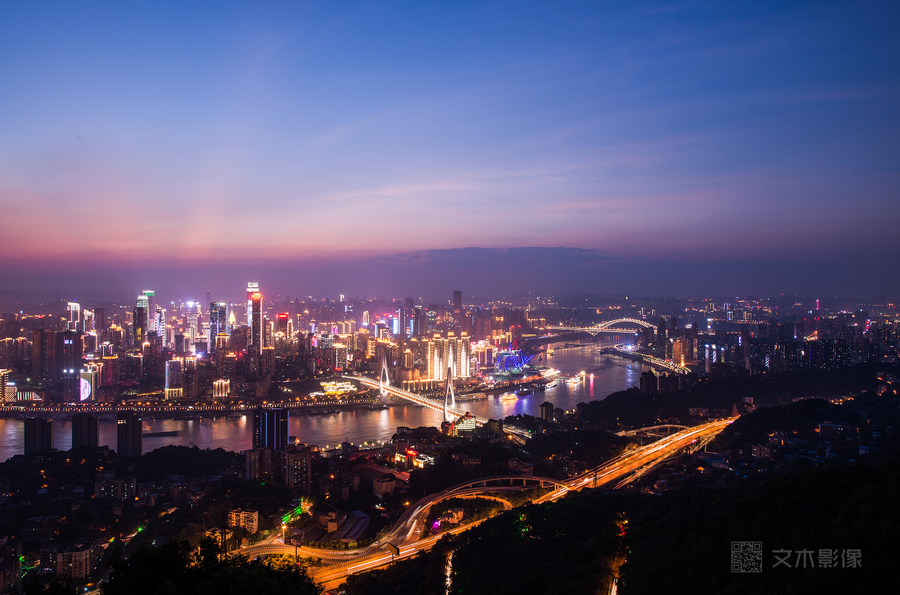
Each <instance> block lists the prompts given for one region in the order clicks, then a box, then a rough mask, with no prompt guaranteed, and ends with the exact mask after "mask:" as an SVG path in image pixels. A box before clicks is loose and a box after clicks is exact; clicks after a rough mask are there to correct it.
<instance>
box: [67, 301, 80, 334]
mask: <svg viewBox="0 0 900 595" xmlns="http://www.w3.org/2000/svg"><path fill="white" fill-rule="evenodd" d="M66 314H67V324H66V330H70V331H80V330H82V328H81V304H79V303H78V302H69V304H68V306H67V307H66Z"/></svg>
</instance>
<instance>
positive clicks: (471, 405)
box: [0, 343, 643, 461]
mask: <svg viewBox="0 0 900 595" xmlns="http://www.w3.org/2000/svg"><path fill="white" fill-rule="evenodd" d="M549 347H553V348H554V354H553V355H550V356H548V355H543V361H540V362H538V361H537V360H538V358H539V357H541V356H540V355H539V356H536V357H535V360H534V361H533V363H540V364H543V365H547V366H550V367H552V368H556V369H558V370H560V371H561V372H563V373H564V374H578V373H579V372H581V371H584V372H585V373H586V374H587V376H588V377H587V378H586V379H585V380H584V382H581V383H579V384H576V385H570V384H568V383H566V382H565V381H561V382H558V383H557V385H556V386H555V387H554V388H548V389H547V390H546V391H545V392H543V393H540V392H538V393H533V394H530V395H527V396H523V397H519V398H518V399H517V400H515V401H501V400H500V397H499V396H498V395H494V396H490V397H488V399H486V400H479V401H472V402H467V403H459V404H458V406H459V407H460V408H465V409H469V410H470V411H471V412H472V413H474V414H477V415H482V416H484V417H488V418H495V419H502V418H505V417H506V416H509V415H516V414H520V413H525V414H528V415H534V416H537V415H538V413H539V409H540V405H541V403H543V402H544V401H550V402H551V403H553V405H554V407H559V408H561V409H565V410H571V409H574V408H575V406H576V405H577V404H578V403H580V402H586V401H593V400H602V399H604V398H606V396H607V395H609V394H611V393H614V392H617V391H620V390H625V389H627V388H629V387H632V386H637V385H638V384H639V381H640V375H641V372H642V371H643V369H642V365H641V364H640V363H639V362H631V361H629V360H625V359H622V358H618V357H615V356H610V355H605V354H601V353H600V345H599V344H596V343H595V344H591V345H588V346H584V347H568V348H567V347H564V344H563V343H554V344H551V345H549ZM542 354H543V352H542ZM591 373H593V375H594V377H593V378H590V374H591ZM441 421H442V414H441V413H440V412H438V411H434V410H431V409H426V408H424V407H419V406H417V405H412V404H410V405H395V406H392V407H389V408H387V409H382V410H377V411H370V410H368V409H355V410H346V411H341V412H340V413H332V414H328V415H303V416H291V417H290V420H289V422H288V423H289V427H290V435H291V436H296V437H297V438H298V439H299V440H300V441H301V442H306V443H308V444H317V445H319V446H320V447H327V446H334V445H336V444H338V443H340V442H342V441H344V440H347V441H348V442H351V443H354V444H361V443H363V442H378V441H386V440H390V438H391V436H392V435H393V434H394V433H395V432H396V431H397V427H398V426H407V427H412V428H415V427H419V426H439V425H440V423H441ZM143 426H144V432H177V433H178V434H177V435H176V436H171V435H169V436H156V437H149V436H145V437H144V439H143V450H144V452H149V451H151V450H154V449H156V448H160V447H162V446H166V445H168V444H181V445H186V446H193V445H197V446H199V447H200V448H207V447H209V448H224V449H225V450H231V451H235V452H237V451H241V450H246V449H248V448H250V443H251V433H252V426H253V423H252V419H251V418H250V417H249V416H248V415H244V416H242V417H215V418H202V419H144V422H143ZM23 427H24V422H23V421H22V420H20V419H9V418H0V461H5V460H6V459H8V458H9V457H11V456H13V455H16V454H21V453H22V452H23V445H24V437H23V434H24V429H23ZM99 427H100V444H106V445H109V447H110V448H113V449H114V448H115V446H116V422H115V419H114V418H113V417H110V416H104V417H103V418H101V419H100V423H99ZM71 444H72V420H71V417H70V418H65V417H63V416H57V417H55V418H54V419H53V446H54V447H55V448H57V449H59V450H67V449H69V448H70V447H71Z"/></svg>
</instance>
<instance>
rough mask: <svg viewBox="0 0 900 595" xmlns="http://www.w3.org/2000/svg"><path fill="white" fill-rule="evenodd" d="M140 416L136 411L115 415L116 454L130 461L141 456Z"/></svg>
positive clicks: (120, 412) (121, 412)
mask: <svg viewBox="0 0 900 595" xmlns="http://www.w3.org/2000/svg"><path fill="white" fill-rule="evenodd" d="M142 446H143V444H142V442H141V415H140V413H138V412H137V411H133V410H127V411H119V413H118V414H117V415H116V452H117V453H118V454H119V456H120V457H123V458H126V459H132V458H136V457H139V456H141V454H142V451H141V448H142Z"/></svg>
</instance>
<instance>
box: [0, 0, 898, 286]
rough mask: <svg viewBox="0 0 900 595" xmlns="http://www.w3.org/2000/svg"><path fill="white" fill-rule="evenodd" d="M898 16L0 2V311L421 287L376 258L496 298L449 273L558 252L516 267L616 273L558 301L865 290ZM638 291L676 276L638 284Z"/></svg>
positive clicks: (694, 8)
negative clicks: (77, 297)
mask: <svg viewBox="0 0 900 595" xmlns="http://www.w3.org/2000/svg"><path fill="white" fill-rule="evenodd" d="M185 4H188V5H185ZM261 4H262V5H261ZM898 16H900V11H898V9H897V7H896V5H894V4H889V3H883V4H878V3H867V4H866V5H865V6H860V5H857V4H853V3H849V2H841V3H829V2H815V3H813V2H809V3H789V4H784V3H753V4H736V3H728V2H710V3H688V4H674V3H671V4H670V3H645V4H633V3H598V2H585V3H578V2H573V3H529V2H492V3H468V2H457V3H413V2H406V3H390V2H362V3H351V2H340V3H300V2H285V3H277V2H269V3H250V2H232V3H227V2H215V3H213V2H209V3H201V2H197V3H175V2H170V3H166V2H154V3H143V4H140V5H139V4H138V3H113V2H71V3H65V4H62V3H45V2H31V3H4V4H3V5H2V6H0V78H2V80H3V81H4V83H3V84H2V85H0V201H2V207H3V217H2V219H0V237H4V238H5V241H3V242H2V243H0V244H2V245H0V287H4V288H8V289H42V288H50V287H60V286H61V285H65V287H70V286H71V288H72V289H82V288H81V287H75V286H74V285H77V284H78V283H79V282H82V283H86V282H88V281H87V280H88V279H90V283H92V284H102V285H107V284H108V285H110V289H113V290H119V289H132V287H130V286H129V287H116V286H115V285H116V284H117V283H125V282H126V280H125V277H123V271H129V275H128V276H127V277H128V279H129V280H128V281H127V282H128V283H131V281H130V277H131V276H136V277H138V278H141V280H142V281H146V282H147V283H152V284H154V285H155V286H160V287H163V286H164V285H165V283H167V282H169V280H170V279H171V278H174V277H173V276H172V275H171V274H168V273H166V271H175V270H177V271H182V272H183V274H184V275H185V277H186V278H187V279H196V282H197V283H198V284H204V285H210V284H213V283H220V284H222V286H223V288H224V287H226V286H227V287H231V286H232V285H233V286H235V287H237V289H236V290H235V292H236V293H239V291H240V287H241V285H242V284H243V283H245V279H244V278H243V276H238V272H237V271H238V270H240V271H241V273H240V275H243V274H244V273H243V271H247V270H249V271H253V270H255V269H257V268H258V269H259V270H263V269H265V270H266V271H272V277H273V281H272V283H273V284H276V283H283V285H284V286H283V287H278V288H277V291H279V292H282V293H285V292H286V293H290V292H291V290H292V286H291V283H296V282H295V281H292V280H291V278H296V277H300V278H303V277H307V278H309V279H310V281H309V283H312V279H313V278H315V279H319V280H318V281H316V282H317V283H319V284H321V285H329V286H332V285H333V286H335V287H336V286H339V285H348V287H346V291H344V293H364V292H366V291H367V287H368V285H367V284H371V283H372V282H373V281H372V279H370V278H369V276H368V273H369V272H371V271H373V270H375V271H376V272H377V271H381V272H382V274H380V275H379V274H375V275H374V278H376V279H383V278H392V277H396V276H399V277H401V278H402V279H403V282H404V283H408V284H410V285H415V284H416V282H418V281H421V282H422V283H428V284H431V285H435V284H436V285H437V286H429V287H424V288H423V291H443V290H444V289H446V288H445V287H443V286H442V285H441V283H442V281H441V278H442V277H441V276H440V274H439V273H440V271H437V273H438V274H436V275H432V273H434V271H433V270H432V269H431V268H428V274H427V275H425V274H424V273H422V274H421V275H419V276H418V277H417V276H415V275H414V274H413V273H412V271H413V269H414V267H413V268H403V267H400V268H396V265H395V264H388V263H396V262H398V260H397V255H406V254H411V253H415V252H420V253H422V252H425V253H427V254H431V255H437V254H442V255H443V256H442V257H441V258H435V259H434V260H429V262H435V263H437V262H440V263H442V264H441V265H440V266H442V267H446V268H447V271H458V272H457V273H454V274H456V275H457V278H455V279H451V278H450V273H449V272H448V273H447V274H446V275H445V276H444V278H446V279H447V281H446V283H448V284H453V287H457V286H459V284H461V283H467V282H470V283H472V284H473V285H475V284H488V283H490V284H492V285H494V286H500V287H503V286H504V284H505V283H506V285H511V284H521V283H524V282H525V281H530V280H529V279H527V272H517V273H515V276H514V277H509V278H508V279H504V277H503V274H504V273H503V271H495V272H494V273H493V275H492V276H490V277H489V278H482V276H480V275H479V276H474V275H472V274H471V272H467V271H469V270H470V269H472V268H478V267H480V266H483V264H487V263H489V262H490V261H491V260H492V257H491V256H490V255H492V254H495V252H491V251H490V250H488V251H485V252H478V251H476V252H466V251H461V250H459V249H463V248H485V249H493V250H504V249H507V248H554V247H565V248H572V249H575V250H573V251H569V252H559V251H556V252H554V251H553V250H547V251H546V254H545V255H544V256H545V257H546V258H543V260H542V258H540V257H537V256H535V255H534V254H533V253H530V252H529V253H528V254H529V256H528V258H536V259H538V260H540V261H542V262H544V261H547V262H549V261H551V260H552V261H553V262H554V263H555V264H554V266H553V269H554V270H559V271H560V272H561V273H562V274H563V275H564V277H565V276H566V275H568V273H569V272H571V273H572V274H576V273H577V272H578V271H579V270H580V269H579V267H581V266H582V265H581V264H580V263H581V259H582V256H578V255H582V254H585V253H586V254H590V255H591V258H592V259H593V258H599V259H609V260H610V261H613V260H614V261H616V262H624V263H626V264H625V265H623V266H622V267H620V268H618V269H616V270H617V271H618V272H615V271H613V270H609V271H607V273H604V274H598V275H582V276H583V277H584V280H583V281H580V283H583V285H582V286H579V287H577V288H575V289H582V290H590V291H607V292H618V291H625V292H628V291H633V290H636V289H638V288H634V287H633V286H634V285H646V289H643V288H641V289H640V291H642V292H644V293H650V294H653V293H656V294H660V295H669V294H671V293H673V292H672V291H671V289H672V287H673V282H681V283H680V285H678V286H679V287H682V289H680V291H691V288H692V287H696V288H697V290H698V291H699V290H700V288H701V287H706V286H714V285H715V284H716V282H717V281H718V280H721V279H723V278H724V277H723V276H725V277H727V278H729V279H730V278H731V277H732V276H734V277H735V279H734V282H733V283H732V285H733V286H734V287H733V291H737V292H746V293H762V292H766V291H786V292H793V293H804V292H805V291H827V292H829V293H833V294H845V295H846V294H853V293H857V294H859V293H862V294H869V295H877V294H881V293H895V292H896V291H897V290H898V289H900V281H898V280H897V275H896V266H895V265H894V264H893V263H894V262H895V261H896V259H897V257H898V256H900V254H898V248H897V242H896V240H895V237H896V228H897V222H898V221H900V196H898V194H900V193H898V181H900V179H898V178H900V172H898V156H900V151H898V149H900V147H898V143H900V140H898V139H900V134H898V132H900V121H898V120H900V110H898V109H897V107H896V106H897V105H900V103H898V99H900V77H897V75H896V72H900V64H898V62H900V48H898V44H900V41H898V36H896V35H895V31H896V30H897V29H898V24H900V22H898V21H900V19H898ZM23 246H27V247H28V249H27V250H23V249H22V248H23ZM583 251H587V252H583ZM479 254H482V255H488V256H485V257H484V258H482V256H477V255H479ZM517 254H519V253H517ZM473 255H475V256H473ZM561 255H565V256H561ZM451 258H459V259H460V260H459V261H458V266H454V265H452V264H450V263H449V262H448V261H447V259H451ZM482 260H484V263H482V262H481V261H482ZM401 261H402V258H401ZM667 263H668V266H667ZM754 263H755V264H754ZM759 263H771V266H769V265H765V266H760V265H759ZM435 266H437V265H435ZM323 267H324V268H325V269H326V270H337V269H338V268H340V270H341V271H344V273H343V275H344V276H345V277H346V282H345V281H344V279H342V280H341V281H340V282H333V281H334V280H333V279H331V278H329V277H328V275H327V274H320V275H319V276H318V277H317V276H316V275H317V274H318V273H316V271H321V270H323ZM379 267H380V268H379ZM392 267H394V268H392ZM566 267H569V268H568V269H567V268H566ZM422 268H423V269H425V268H427V267H422ZM212 270H216V271H219V273H216V274H215V275H213V274H212V273H210V272H209V271H212ZM229 270H232V271H234V275H235V278H234V279H233V280H232V279H230V278H229V273H228V272H227V271H229ZM626 270H627V271H628V272H627V273H626V272H625V271H626ZM658 270H684V271H699V273H698V274H699V275H700V277H699V278H698V279H697V281H696V282H687V280H686V279H685V278H684V277H685V276H688V273H684V274H683V275H681V276H679V277H678V278H676V279H674V280H668V281H666V282H663V281H662V279H660V281H659V282H658V286H655V285H654V283H653V282H652V280H653V278H654V277H659V275H658V274H657V273H654V272H653V271H658ZM223 271H224V272H223ZM278 271H283V272H284V275H283V279H282V277H280V276H279V274H278ZM361 271H366V274H362V273H361ZM404 271H406V273H404ZM703 271H706V272H705V273H703ZM743 271H746V274H743ZM814 271H817V272H815V273H813V272H814ZM736 272H737V274H736ZM78 273H81V274H80V275H79V274H78ZM861 273H863V274H861ZM509 274H512V273H509ZM523 275H525V278H524V279H523ZM704 275H705V276H704ZM320 277H321V279H320ZM566 278H570V277H566ZM79 279H81V280H82V281H79ZM279 279H281V280H279ZM648 279H649V281H648ZM851 279H853V280H854V281H853V282H851ZM533 282H534V283H535V285H540V284H541V283H546V275H544V276H541V275H537V276H536V278H535V279H534V280H533ZM142 285H143V284H142ZM468 289H469V288H467V290H468ZM536 289H538V290H541V291H545V290H546V289H544V288H537V287H536ZM549 289H551V290H552V288H549ZM570 289H571V288H570ZM223 290H224V289H223ZM314 290H315V287H302V288H299V289H298V290H296V291H295V292H296V293H301V292H303V293H311V292H314ZM710 291H714V289H710ZM729 291H732V288H729ZM371 293H374V290H372V291H371ZM471 293H476V294H477V293H480V291H479V288H478V287H472V288H471Z"/></svg>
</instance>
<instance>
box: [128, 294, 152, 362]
mask: <svg viewBox="0 0 900 595" xmlns="http://www.w3.org/2000/svg"><path fill="white" fill-rule="evenodd" d="M149 316H150V303H149V301H148V298H147V296H146V295H143V294H142V295H139V296H138V298H137V303H136V304H135V306H134V316H133V317H132V319H133V320H132V323H131V334H132V336H133V337H134V346H135V348H136V349H140V348H141V345H142V344H143V343H144V341H146V340H147V333H148V332H149V330H150V329H149V326H150V318H149Z"/></svg>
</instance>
